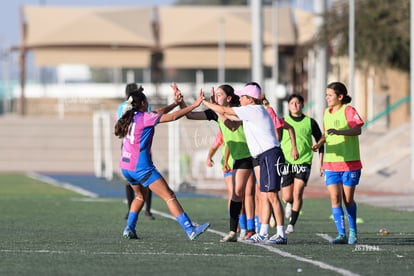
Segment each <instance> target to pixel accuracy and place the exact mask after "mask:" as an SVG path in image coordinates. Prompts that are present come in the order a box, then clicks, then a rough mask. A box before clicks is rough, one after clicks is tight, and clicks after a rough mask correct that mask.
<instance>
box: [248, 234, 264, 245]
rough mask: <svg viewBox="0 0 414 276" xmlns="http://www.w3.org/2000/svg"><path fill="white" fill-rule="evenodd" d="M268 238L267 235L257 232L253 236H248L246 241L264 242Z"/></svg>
mask: <svg viewBox="0 0 414 276" xmlns="http://www.w3.org/2000/svg"><path fill="white" fill-rule="evenodd" d="M267 239H268V235H267V234H266V235H264V236H262V235H260V234H258V233H256V234H254V235H253V236H251V237H250V238H248V239H247V240H246V241H247V242H249V243H265V242H266V241H267Z"/></svg>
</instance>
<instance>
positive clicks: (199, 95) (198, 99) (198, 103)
mask: <svg viewBox="0 0 414 276" xmlns="http://www.w3.org/2000/svg"><path fill="white" fill-rule="evenodd" d="M204 100H205V98H204V93H203V90H202V89H200V92H199V93H198V97H197V99H196V101H195V102H194V104H195V105H196V106H199V105H200V104H201V103H202V102H203V101H204Z"/></svg>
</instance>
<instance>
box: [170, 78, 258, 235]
mask: <svg viewBox="0 0 414 276" xmlns="http://www.w3.org/2000/svg"><path fill="white" fill-rule="evenodd" d="M177 89H178V88H177ZM211 100H213V101H214V102H217V104H218V105H220V106H237V105H238V104H239V101H238V97H237V96H235V95H234V89H233V87H231V86H230V85H228V84H223V85H220V86H219V87H218V88H217V89H216V91H214V89H212V96H211ZM182 108H184V105H182ZM186 117H187V118H188V119H193V120H214V121H216V122H217V123H218V125H219V128H220V131H221V132H222V134H223V139H224V142H225V143H226V145H227V146H228V148H229V151H230V154H231V156H232V157H233V160H234V164H233V194H232V200H231V202H230V231H229V233H228V234H227V235H226V236H225V237H224V238H222V239H221V240H220V241H221V242H235V241H237V225H238V223H239V215H240V212H241V210H242V204H243V200H244V207H245V213H246V220H247V231H248V232H254V176H253V174H252V169H253V164H252V158H251V156H250V152H249V148H248V147H247V143H246V137H245V135H244V131H243V125H242V124H241V122H235V123H232V122H230V121H229V120H226V118H224V117H223V116H218V115H217V114H216V113H215V112H214V111H212V110H209V109H207V110H205V111H200V112H191V113H189V114H187V115H186ZM227 123H230V124H231V125H229V127H230V128H229V127H227V126H226V125H225V124H227Z"/></svg>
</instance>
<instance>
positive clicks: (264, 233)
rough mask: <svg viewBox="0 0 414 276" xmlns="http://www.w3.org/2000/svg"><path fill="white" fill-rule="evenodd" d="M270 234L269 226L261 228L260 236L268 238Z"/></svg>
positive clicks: (264, 225) (265, 225) (263, 225)
mask: <svg viewBox="0 0 414 276" xmlns="http://www.w3.org/2000/svg"><path fill="white" fill-rule="evenodd" d="M268 233H269V224H263V223H262V225H261V226H260V233H259V235H260V236H266V235H267V234H268Z"/></svg>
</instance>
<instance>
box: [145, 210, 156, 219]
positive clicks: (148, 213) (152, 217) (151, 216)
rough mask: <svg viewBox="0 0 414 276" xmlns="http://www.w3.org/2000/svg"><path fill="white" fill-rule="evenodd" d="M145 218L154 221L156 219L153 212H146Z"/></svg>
mask: <svg viewBox="0 0 414 276" xmlns="http://www.w3.org/2000/svg"><path fill="white" fill-rule="evenodd" d="M145 217H146V218H147V219H150V220H154V219H155V217H154V216H153V215H152V213H151V212H148V211H145Z"/></svg>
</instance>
